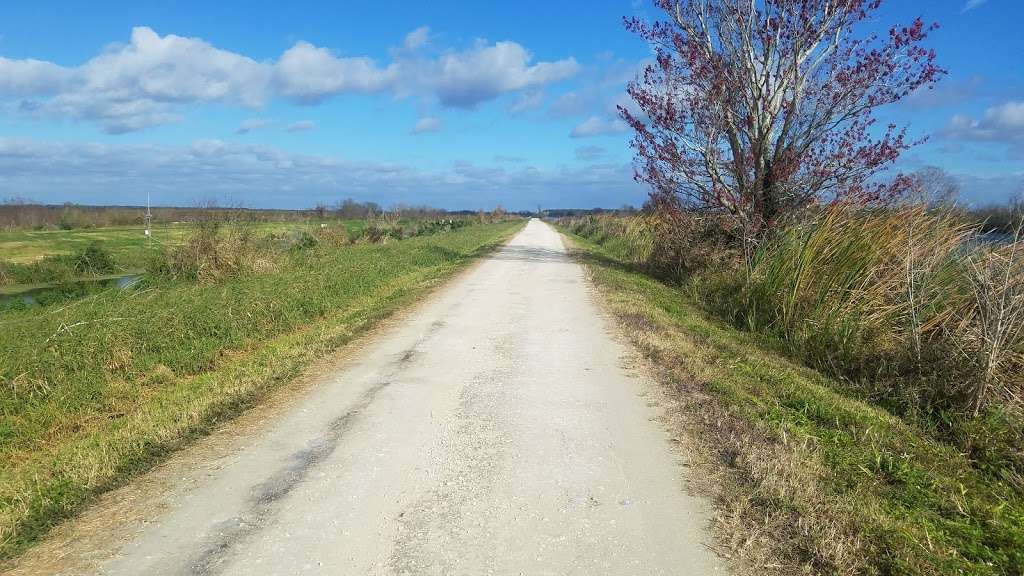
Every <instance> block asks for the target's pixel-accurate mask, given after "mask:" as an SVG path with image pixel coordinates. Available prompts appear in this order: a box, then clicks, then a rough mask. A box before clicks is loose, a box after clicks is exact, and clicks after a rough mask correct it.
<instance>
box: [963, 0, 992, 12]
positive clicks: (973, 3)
mask: <svg viewBox="0 0 1024 576" xmlns="http://www.w3.org/2000/svg"><path fill="white" fill-rule="evenodd" d="M985 2H988V0H967V2H964V7H963V8H961V9H960V13H961V14H963V13H964V12H969V11H971V10H974V9H975V8H977V7H978V6H981V5H982V4H984V3H985Z"/></svg>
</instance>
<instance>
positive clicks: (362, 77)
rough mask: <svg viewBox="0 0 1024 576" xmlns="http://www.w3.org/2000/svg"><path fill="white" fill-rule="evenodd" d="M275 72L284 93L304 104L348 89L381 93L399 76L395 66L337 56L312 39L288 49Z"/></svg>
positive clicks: (365, 59)
mask: <svg viewBox="0 0 1024 576" xmlns="http://www.w3.org/2000/svg"><path fill="white" fill-rule="evenodd" d="M275 72H276V75H275V79H276V81H277V85H278V87H279V89H280V92H281V94H282V95H284V96H285V97H287V98H291V99H293V100H296V101H299V102H304V103H317V102H320V101H322V100H324V99H325V98H328V97H330V96H335V95H337V94H341V93H346V92H379V91H381V90H385V89H387V88H389V87H390V85H391V84H392V82H394V80H395V78H396V77H397V75H398V70H397V68H396V67H395V66H390V67H388V68H380V67H378V66H377V64H376V63H374V61H373V60H372V59H370V58H366V57H355V58H342V57H338V56H335V55H334V54H333V53H331V51H330V50H327V49H326V48H317V47H316V46H313V45H312V44H310V43H309V42H299V43H298V44H296V45H295V46H292V47H291V48H289V49H288V50H286V51H285V53H284V54H282V55H281V59H280V60H278V61H277V68H276V71H275Z"/></svg>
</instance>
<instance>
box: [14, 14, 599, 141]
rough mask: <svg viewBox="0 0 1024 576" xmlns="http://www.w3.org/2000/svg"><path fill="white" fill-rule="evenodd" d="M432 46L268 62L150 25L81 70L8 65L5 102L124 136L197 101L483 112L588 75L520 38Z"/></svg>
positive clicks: (418, 33) (415, 40) (410, 42)
mask: <svg viewBox="0 0 1024 576" xmlns="http://www.w3.org/2000/svg"><path fill="white" fill-rule="evenodd" d="M429 40H430V36H429V29H427V28H426V27H422V28H417V29H416V30H413V31H412V32H410V33H409V34H408V35H407V36H406V37H405V40H404V43H403V47H404V51H403V50H393V51H392V54H391V57H392V59H391V61H390V62H388V63H386V64H378V63H377V62H376V61H374V60H373V59H372V58H369V57H366V56H339V55H337V54H335V53H333V52H332V51H330V50H328V49H327V48H324V47H318V46H314V45H313V44H310V43H308V42H297V43H296V44H295V45H294V46H292V47H291V48H289V49H288V50H286V51H285V52H284V53H283V54H281V56H280V58H278V59H277V60H276V61H269V62H267V61H256V60H254V59H252V58H249V57H247V56H244V55H241V54H237V53H234V52H230V51H227V50H221V49H219V48H216V47H214V46H212V45H211V44H209V43H208V42H206V41H204V40H202V39H199V38H186V37H182V36H176V35H173V34H168V35H165V36H160V35H159V34H157V33H156V32H155V31H154V30H152V29H151V28H147V27H144V26H142V27H137V28H134V29H133V30H132V34H131V38H130V41H129V42H128V43H127V44H115V45H112V46H110V47H109V48H108V49H106V50H105V51H104V52H103V53H101V54H99V55H97V56H95V57H94V58H92V59H91V60H89V61H87V62H85V63H84V64H82V65H81V66H77V67H64V66H59V65H57V64H54V63H51V62H45V61H41V60H31V59H24V60H12V59H8V58H0V101H2V100H6V101H7V102H8V106H7V109H8V110H14V111H15V112H19V113H25V114H31V115H36V116H41V117H66V118H73V119H78V120H88V121H95V122H98V123H99V124H100V125H101V126H102V127H103V129H104V130H106V131H107V132H111V133H121V132H128V131H132V130H139V129H142V128H146V127H149V126H155V125H159V124H165V123H168V122H174V121H177V120H179V119H180V117H181V114H182V108H183V107H184V106H187V105H190V104H197V103H210V102H219V103H227V104H234V105H239V106H243V107H248V108H259V107H262V106H264V105H265V104H266V103H267V102H268V101H269V100H270V99H272V98H274V97H281V98H286V99H289V100H292V101H295V102H300V103H305V104H315V103H318V102H320V101H322V100H325V99H327V98H331V97H333V96H337V95H340V94H350V93H378V92H381V93H389V94H391V95H393V96H395V97H404V96H417V97H420V98H423V99H426V100H433V101H438V102H440V103H441V104H442V105H444V106H449V107H457V108H473V107H475V106H477V105H479V104H481V103H483V102H486V101H489V100H493V99H495V98H497V97H498V96H501V95H502V94H506V93H512V92H519V91H524V90H537V89H538V88H540V87H542V86H544V85H546V84H549V83H552V82H557V81H559V80H562V79H565V78H568V77H569V76H572V75H573V74H575V73H576V71H577V70H578V68H579V66H578V64H577V63H576V60H575V59H573V58H566V59H562V60H557V61H553V62H536V63H534V62H533V57H532V55H531V54H530V53H529V52H528V51H527V50H526V49H525V48H524V47H523V46H521V45H519V44H517V43H515V42H511V41H504V42H496V43H494V44H489V43H487V42H485V41H482V40H480V41H477V43H476V44H474V45H473V46H472V47H471V48H469V49H467V50H462V51H447V52H444V53H442V54H441V55H440V56H438V57H436V58H428V57H424V56H421V55H418V54H417V53H416V50H417V49H419V48H421V47H423V46H425V45H427V44H428V43H429ZM12 104H13V105H12Z"/></svg>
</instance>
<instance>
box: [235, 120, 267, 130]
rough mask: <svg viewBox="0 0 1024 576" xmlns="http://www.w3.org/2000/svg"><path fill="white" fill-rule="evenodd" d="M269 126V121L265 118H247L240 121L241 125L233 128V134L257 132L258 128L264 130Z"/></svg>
mask: <svg viewBox="0 0 1024 576" xmlns="http://www.w3.org/2000/svg"><path fill="white" fill-rule="evenodd" d="M269 125H270V120H267V119H266V118H249V119H247V120H242V123H241V124H239V125H238V128H235V134H248V133H249V132H252V131H253V130H259V129H260V128H266V127H267V126H269Z"/></svg>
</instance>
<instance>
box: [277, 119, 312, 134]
mask: <svg viewBox="0 0 1024 576" xmlns="http://www.w3.org/2000/svg"><path fill="white" fill-rule="evenodd" d="M313 128H316V123H315V122H313V121H312V120H299V121H298V122H292V123H291V124H289V125H288V126H287V127H286V128H285V130H287V131H289V132H303V131H306V130H312V129H313Z"/></svg>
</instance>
